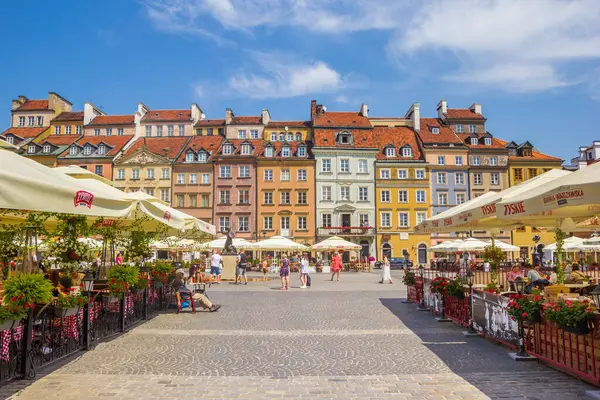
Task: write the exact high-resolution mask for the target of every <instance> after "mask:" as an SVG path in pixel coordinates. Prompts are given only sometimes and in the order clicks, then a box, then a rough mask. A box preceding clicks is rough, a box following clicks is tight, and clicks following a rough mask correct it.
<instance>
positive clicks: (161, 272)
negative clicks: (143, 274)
mask: <svg viewBox="0 0 600 400" xmlns="http://www.w3.org/2000/svg"><path fill="white" fill-rule="evenodd" d="M173 272H175V271H174V270H173V265H171V264H170V263H168V262H165V261H157V262H156V263H155V264H154V266H153V267H152V280H153V281H159V282H162V283H167V282H169V276H170V275H172V274H173Z"/></svg>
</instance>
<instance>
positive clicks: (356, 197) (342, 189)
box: [311, 100, 378, 257]
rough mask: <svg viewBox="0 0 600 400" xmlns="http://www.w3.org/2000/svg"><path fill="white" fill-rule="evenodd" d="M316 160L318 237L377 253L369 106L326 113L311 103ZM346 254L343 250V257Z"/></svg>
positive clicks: (374, 145)
mask: <svg viewBox="0 0 600 400" xmlns="http://www.w3.org/2000/svg"><path fill="white" fill-rule="evenodd" d="M311 119H312V123H313V128H314V147H313V148H312V152H313V155H314V157H315V159H316V173H315V176H316V210H317V213H316V216H315V217H316V226H317V241H320V240H323V239H326V238H327V237H330V236H341V237H343V238H344V239H346V240H348V241H351V242H354V243H357V244H360V245H362V246H363V249H362V251H361V257H365V256H369V255H371V254H372V255H375V254H376V230H375V222H376V221H375V215H376V214H375V159H376V156H377V152H378V148H377V143H376V141H375V139H374V136H373V127H372V126H371V123H370V121H369V119H368V109H367V106H366V104H363V105H362V107H361V110H360V112H331V111H327V109H326V108H325V107H323V106H321V105H317V104H316V101H314V100H313V101H312V104H311ZM347 256H348V254H346V257H347Z"/></svg>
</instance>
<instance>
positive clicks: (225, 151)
mask: <svg viewBox="0 0 600 400" xmlns="http://www.w3.org/2000/svg"><path fill="white" fill-rule="evenodd" d="M232 153H233V146H232V145H230V144H226V145H225V146H223V154H224V155H226V156H228V155H230V154H232Z"/></svg>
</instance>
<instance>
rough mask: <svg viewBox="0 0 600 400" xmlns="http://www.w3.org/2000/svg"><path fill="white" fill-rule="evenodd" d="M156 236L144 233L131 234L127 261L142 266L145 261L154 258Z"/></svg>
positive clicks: (127, 249) (127, 243) (128, 242)
mask: <svg viewBox="0 0 600 400" xmlns="http://www.w3.org/2000/svg"><path fill="white" fill-rule="evenodd" d="M153 236H154V234H152V233H149V232H144V231H136V232H131V236H130V237H129V238H128V240H126V245H125V260H126V261H129V262H133V263H136V264H138V265H141V264H142V263H143V262H144V260H145V259H147V258H150V257H151V256H152V249H151V248H150V244H151V243H152V239H153Z"/></svg>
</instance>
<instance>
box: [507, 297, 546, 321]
mask: <svg viewBox="0 0 600 400" xmlns="http://www.w3.org/2000/svg"><path fill="white" fill-rule="evenodd" d="M543 305H544V297H543V296H540V295H539V294H536V295H533V296H531V297H530V296H527V295H519V294H516V295H513V296H511V299H510V302H509V303H508V306H507V307H506V311H507V312H508V315H510V317H511V318H512V319H513V320H515V321H516V320H518V319H519V318H523V320H529V321H533V320H534V318H535V316H536V315H539V313H540V311H542V306H543Z"/></svg>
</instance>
